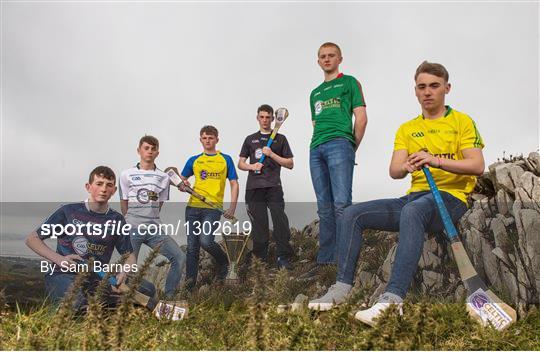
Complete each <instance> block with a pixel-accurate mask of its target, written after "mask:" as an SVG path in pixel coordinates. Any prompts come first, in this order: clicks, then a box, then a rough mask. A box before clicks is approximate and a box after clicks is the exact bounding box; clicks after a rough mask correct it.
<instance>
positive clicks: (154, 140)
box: [139, 135, 159, 149]
mask: <svg viewBox="0 0 540 352" xmlns="http://www.w3.org/2000/svg"><path fill="white" fill-rule="evenodd" d="M143 143H148V144H150V145H153V146H154V147H156V148H158V149H159V141H158V139H157V138H156V137H154V136H149V135H144V136H142V137H141V139H140V140H139V148H140V147H141V145H143Z"/></svg>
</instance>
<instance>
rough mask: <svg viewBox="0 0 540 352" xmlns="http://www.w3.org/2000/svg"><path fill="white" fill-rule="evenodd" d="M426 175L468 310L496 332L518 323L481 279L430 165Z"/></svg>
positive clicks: (512, 311) (509, 310)
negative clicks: (465, 297) (465, 294)
mask: <svg viewBox="0 0 540 352" xmlns="http://www.w3.org/2000/svg"><path fill="white" fill-rule="evenodd" d="M422 171H424V175H425V176H426V179H427V182H428V184H429V188H430V189H431V193H432V194H433V198H435V203H436V204H437V208H438V209H439V214H440V215H441V218H442V222H443V224H444V229H445V231H446V235H447V236H448V239H449V240H450V244H451V246H452V252H453V253H454V258H455V260H456V263H457V266H458V269H459V274H460V276H461V280H462V281H463V284H464V285H465V288H466V289H467V291H468V294H469V296H468V297H467V311H468V312H469V314H470V315H471V317H472V318H474V319H476V320H478V321H479V322H480V323H482V324H483V325H487V324H488V323H490V324H492V325H493V326H494V327H495V328H496V329H497V330H503V329H505V328H507V327H508V326H510V325H511V324H512V323H514V322H515V321H516V320H517V315H516V311H515V310H514V309H513V308H512V307H510V306H509V305H507V304H506V303H504V302H503V301H502V300H501V299H500V298H499V297H497V296H496V295H495V293H493V291H491V290H490V289H489V288H488V287H487V285H486V284H485V282H484V281H483V280H482V279H481V278H480V276H478V273H477V272H476V270H475V269H474V267H473V265H472V263H471V261H470V259H469V257H468V256H467V252H465V248H464V247H463V243H462V242H461V240H460V239H459V237H458V233H457V230H456V227H455V226H454V224H453V223H452V219H451V218H450V215H449V214H448V210H447V209H446V206H445V205H444V201H443V199H442V197H441V194H440V192H439V189H438V188H437V185H436V184H435V180H434V179H433V176H432V175H431V171H429V168H428V167H427V166H424V167H423V168H422Z"/></svg>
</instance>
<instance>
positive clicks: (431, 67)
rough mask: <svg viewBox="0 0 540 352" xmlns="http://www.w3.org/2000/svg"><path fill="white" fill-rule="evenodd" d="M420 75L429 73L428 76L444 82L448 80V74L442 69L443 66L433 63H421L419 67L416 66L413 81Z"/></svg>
mask: <svg viewBox="0 0 540 352" xmlns="http://www.w3.org/2000/svg"><path fill="white" fill-rule="evenodd" d="M421 73H429V74H430V75H433V76H437V77H440V78H443V79H444V81H445V82H448V79H449V78H450V75H449V74H448V71H446V68H444V66H443V65H441V64H437V63H434V62H427V61H424V62H422V63H421V64H420V66H418V68H417V69H416V73H415V74H414V80H415V81H416V79H417V78H418V76H419V75H420V74H421Z"/></svg>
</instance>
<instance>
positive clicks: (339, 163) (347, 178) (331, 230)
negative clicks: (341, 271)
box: [309, 138, 355, 264]
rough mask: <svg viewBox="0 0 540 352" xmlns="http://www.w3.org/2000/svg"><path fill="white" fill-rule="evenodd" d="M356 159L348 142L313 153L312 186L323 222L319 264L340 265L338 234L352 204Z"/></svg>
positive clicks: (336, 142)
mask: <svg viewBox="0 0 540 352" xmlns="http://www.w3.org/2000/svg"><path fill="white" fill-rule="evenodd" d="M354 156H355V151H354V146H353V145H352V143H351V142H350V141H349V140H348V139H346V138H336V139H333V140H331V141H328V142H326V143H323V144H321V145H318V146H317V147H315V148H313V149H311V150H310V152H309V169H310V171H311V182H312V183H313V189H314V190H315V195H316V196H317V214H318V215H319V220H320V222H319V253H318V254H317V263H319V264H335V262H336V254H337V253H336V252H337V244H336V242H337V241H336V236H337V235H336V234H338V233H339V232H340V229H339V227H340V226H341V216H342V215H343V209H345V208H346V207H348V206H349V205H350V204H351V202H352V180H353V169H354Z"/></svg>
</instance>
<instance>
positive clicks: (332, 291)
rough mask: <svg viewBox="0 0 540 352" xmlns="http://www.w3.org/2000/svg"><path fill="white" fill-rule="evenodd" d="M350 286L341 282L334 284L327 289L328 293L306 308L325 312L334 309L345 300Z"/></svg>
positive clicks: (311, 302)
mask: <svg viewBox="0 0 540 352" xmlns="http://www.w3.org/2000/svg"><path fill="white" fill-rule="evenodd" d="M351 289H352V286H351V285H348V284H346V283H343V282H336V283H335V284H333V285H332V286H330V288H329V289H328V292H326V294H325V295H324V296H322V297H320V298H317V299H314V300H313V301H310V302H309V303H308V308H309V309H313V310H318V311H326V310H330V309H332V308H334V307H335V306H337V305H338V304H341V303H343V302H345V301H346V300H347V296H348V295H349V292H351Z"/></svg>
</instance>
